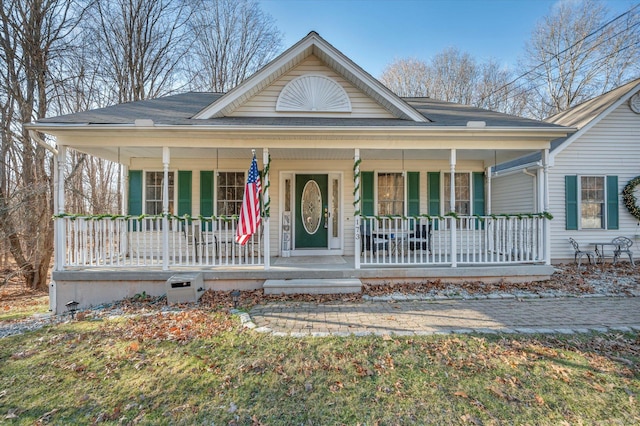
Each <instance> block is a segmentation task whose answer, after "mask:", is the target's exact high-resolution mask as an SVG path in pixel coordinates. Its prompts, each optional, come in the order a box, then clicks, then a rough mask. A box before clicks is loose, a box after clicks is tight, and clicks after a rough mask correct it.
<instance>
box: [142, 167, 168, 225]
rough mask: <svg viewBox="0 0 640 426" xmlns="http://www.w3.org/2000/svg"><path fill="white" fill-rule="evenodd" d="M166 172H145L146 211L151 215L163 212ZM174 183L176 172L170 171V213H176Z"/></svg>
mask: <svg viewBox="0 0 640 426" xmlns="http://www.w3.org/2000/svg"><path fill="white" fill-rule="evenodd" d="M163 180H164V172H145V181H144V182H145V186H144V197H145V202H144V206H145V209H144V213H145V214H149V215H159V214H162V191H163V189H162V186H163ZM174 184H175V173H174V172H169V213H171V214H174V212H175V210H174V206H175V200H174V193H175V192H174Z"/></svg>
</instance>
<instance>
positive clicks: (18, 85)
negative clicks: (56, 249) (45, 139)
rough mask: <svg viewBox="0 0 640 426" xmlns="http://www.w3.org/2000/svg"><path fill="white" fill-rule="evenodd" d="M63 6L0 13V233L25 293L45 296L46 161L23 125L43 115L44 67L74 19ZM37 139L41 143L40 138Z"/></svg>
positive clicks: (48, 236)
mask: <svg viewBox="0 0 640 426" xmlns="http://www.w3.org/2000/svg"><path fill="white" fill-rule="evenodd" d="M71 7H72V3H71V2H68V1H63V0H44V1H43V0H5V1H4V2H2V3H1V6H0V63H1V65H2V66H0V104H1V105H0V112H1V114H2V117H1V118H2V128H1V131H2V150H1V154H2V158H1V159H0V228H1V229H2V231H3V233H4V235H5V237H6V239H7V241H8V244H9V249H10V251H11V255H12V257H13V259H14V260H15V262H16V264H17V265H18V267H19V268H20V271H21V273H22V274H23V276H24V277H25V283H26V285H27V287H28V288H31V289H46V288H47V286H48V285H47V274H48V270H49V265H50V262H51V255H52V253H53V226H52V221H51V216H52V213H53V200H52V193H53V191H52V180H51V179H50V176H51V172H52V165H53V163H52V156H51V155H50V153H49V152H48V151H47V149H45V147H43V146H42V145H40V144H38V143H36V142H34V141H33V140H32V138H31V137H30V135H29V132H28V131H27V130H26V129H25V128H24V126H23V123H28V122H31V121H33V120H36V119H38V118H41V117H44V116H45V115H46V114H47V111H48V108H49V103H50V94H51V91H50V88H51V72H50V71H51V66H52V64H53V63H55V61H56V60H57V59H58V58H59V57H60V54H61V53H62V52H64V51H65V50H67V49H68V48H69V45H68V44H67V43H66V42H65V38H66V37H67V35H68V33H69V32H70V31H71V30H72V29H73V27H74V25H75V22H76V20H75V18H77V17H78V15H74V14H73V13H72V8H71ZM40 137H42V135H40Z"/></svg>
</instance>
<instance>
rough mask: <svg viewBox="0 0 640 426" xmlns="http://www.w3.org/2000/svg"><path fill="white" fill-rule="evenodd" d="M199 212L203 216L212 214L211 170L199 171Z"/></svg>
mask: <svg viewBox="0 0 640 426" xmlns="http://www.w3.org/2000/svg"><path fill="white" fill-rule="evenodd" d="M200 214H201V215H202V216H204V217H211V216H213V172H212V171H208V170H202V171H201V172H200Z"/></svg>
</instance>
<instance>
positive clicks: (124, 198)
mask: <svg viewBox="0 0 640 426" xmlns="http://www.w3.org/2000/svg"><path fill="white" fill-rule="evenodd" d="M120 176H121V177H120V182H122V188H120V192H121V200H120V214H121V215H123V216H124V215H127V214H129V205H128V204H129V202H128V201H129V166H125V165H120Z"/></svg>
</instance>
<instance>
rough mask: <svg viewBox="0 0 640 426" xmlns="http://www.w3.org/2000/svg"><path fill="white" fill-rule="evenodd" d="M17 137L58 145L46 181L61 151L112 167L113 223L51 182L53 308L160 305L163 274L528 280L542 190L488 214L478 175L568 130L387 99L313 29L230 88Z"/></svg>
mask: <svg viewBox="0 0 640 426" xmlns="http://www.w3.org/2000/svg"><path fill="white" fill-rule="evenodd" d="M29 128H30V129H31V130H33V131H39V132H43V133H46V134H49V135H52V136H54V137H55V138H56V141H57V146H58V148H57V164H58V170H63V168H64V166H65V161H66V158H67V157H66V154H65V152H66V150H67V149H68V148H72V149H75V150H78V151H82V152H85V153H87V154H90V155H93V156H97V157H101V158H106V159H109V160H112V161H116V162H118V163H120V164H122V165H123V166H124V170H125V172H124V175H125V178H126V185H125V187H124V188H123V197H124V199H126V201H127V202H126V203H124V204H126V211H123V212H114V214H113V215H111V216H105V215H99V216H93V215H89V216H77V215H74V214H73V213H74V212H68V211H66V210H65V204H64V191H63V181H62V173H58V175H57V182H58V185H57V186H56V188H57V189H56V191H57V193H56V212H57V214H56V217H55V221H56V238H55V250H56V252H55V253H56V254H55V267H54V272H53V280H54V283H53V284H52V286H51V295H52V297H51V300H52V305H53V306H52V308H53V309H54V310H56V311H58V312H60V311H62V310H64V304H65V303H66V302H68V301H70V300H74V301H76V302H78V303H79V304H80V307H82V306H88V305H92V304H97V303H102V302H106V301H110V300H116V299H121V298H124V297H130V296H133V295H134V294H136V293H140V292H142V291H145V292H146V293H147V294H163V293H164V292H165V283H166V282H167V280H169V279H170V278H172V277H175V276H178V275H180V274H190V273H199V274H202V280H203V284H202V285H203V288H213V289H233V288H261V287H264V288H265V290H266V289H267V288H269V289H270V291H272V292H278V291H280V290H279V289H278V288H277V287H275V289H274V288H273V287H271V285H272V284H273V283H274V282H278V283H281V284H282V283H283V282H284V281H285V280H291V282H293V281H294V280H295V279H307V280H316V281H319V280H321V279H331V282H330V283H328V284H327V285H328V288H333V287H332V286H335V285H336V282H337V280H347V281H348V280H351V281H350V282H353V280H356V281H357V280H360V279H366V280H378V281H381V282H392V281H395V280H415V279H422V278H432V279H435V278H445V279H461V280H472V279H485V280H490V279H502V278H503V277H505V278H507V279H514V280H515V279H518V280H527V281H529V280H533V279H543V278H545V277H548V276H549V275H550V274H551V273H552V268H551V267H550V266H549V264H550V257H549V252H548V240H549V220H548V216H547V215H546V214H545V213H544V211H545V204H544V202H543V201H542V198H540V197H541V195H540V194H539V193H537V192H536V191H534V189H531V190H530V194H529V196H530V197H532V198H534V199H536V203H537V204H535V206H534V205H531V206H528V207H529V208H528V209H527V210H525V211H519V212H518V213H523V214H519V215H497V214H496V213H500V212H498V211H495V209H494V210H493V211H491V206H492V197H495V189H494V188H493V187H492V184H491V179H490V175H489V174H488V173H487V171H488V170H489V169H490V167H491V166H492V165H495V159H496V158H498V157H499V158H500V159H503V160H511V159H516V158H519V157H522V156H524V155H528V154H535V153H541V155H543V156H544V157H546V156H547V155H548V151H549V148H550V146H551V141H553V140H556V139H558V138H562V137H566V136H568V135H569V134H570V133H571V132H572V129H570V128H568V127H566V126H562V125H558V124H552V123H545V122H540V121H535V120H528V119H524V118H519V117H514V116H509V115H505V114H500V113H496V112H492V111H487V110H482V109H478V108H473V107H469V106H463V105H458V104H453V103H448V102H442V101H437V100H434V99H428V98H408V99H401V98H399V97H398V96H396V95H395V94H393V93H392V92H391V91H389V90H388V89H387V88H386V87H384V86H383V85H382V84H381V83H380V82H379V81H377V80H376V79H374V78H373V77H372V76H371V75H369V74H368V73H366V72H365V71H364V70H363V69H362V68H360V67H359V66H358V65H357V64H355V63H354V62H352V61H351V60H350V59H349V58H348V57H346V56H345V55H344V54H342V53H341V52H340V51H338V50H337V49H336V48H335V47H333V46H332V45H331V44H329V43H328V42H327V41H325V40H324V39H323V38H321V37H320V36H319V35H318V34H317V33H315V32H311V33H309V34H308V35H307V36H306V37H304V38H303V39H302V40H300V41H299V42H298V43H296V44H295V45H294V46H292V47H291V48H289V49H288V50H286V51H285V52H284V53H282V54H281V55H280V56H278V57H277V58H276V59H274V60H273V61H272V62H271V63H269V64H268V65H267V66H265V67H264V68H263V69H261V70H260V71H258V72H257V73H256V74H254V75H253V76H252V77H250V78H248V79H247V80H246V81H244V82H243V83H241V84H240V85H239V86H237V87H236V88H234V89H233V90H231V91H229V92H228V93H225V94H222V93H184V94H179V95H174V96H167V97H163V98H159V99H152V100H144V101H139V102H131V103H126V104H121V105H115V106H111V107H108V108H103V109H96V110H92V111H86V112H80V113H77V114H71V115H66V116H60V117H52V118H45V119H42V120H39V121H37V122H35V123H31V124H30V125H29ZM254 152H255V154H256V156H257V158H258V161H259V163H260V169H261V174H262V178H261V183H262V188H263V197H262V214H263V218H262V222H261V225H260V228H259V230H258V232H256V233H255V234H254V235H253V236H252V237H251V239H250V240H249V241H248V243H247V244H246V245H244V246H240V245H238V244H236V243H235V239H234V235H235V230H236V226H237V216H236V215H237V214H238V212H239V208H240V205H241V201H242V194H243V190H244V185H245V181H246V172H247V169H248V168H249V164H250V162H251V159H252V157H253V153H254ZM546 170H547V169H543V171H546ZM451 182H453V185H452V184H451ZM534 207H535V208H534ZM291 282H288V284H291ZM285 284H287V283H285ZM274 285H275V284H274ZM358 289H359V284H358ZM316 291H322V289H320V290H317V289H316Z"/></svg>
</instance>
